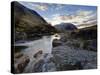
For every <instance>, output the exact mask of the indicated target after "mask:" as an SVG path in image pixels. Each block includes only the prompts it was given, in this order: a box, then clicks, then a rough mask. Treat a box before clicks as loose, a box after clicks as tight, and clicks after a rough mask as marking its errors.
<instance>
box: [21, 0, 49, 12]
mask: <svg viewBox="0 0 100 75" xmlns="http://www.w3.org/2000/svg"><path fill="white" fill-rule="evenodd" d="M20 3H21V4H23V5H24V6H26V7H27V8H30V9H32V10H34V9H36V10H41V11H45V10H47V9H48V5H46V4H43V3H38V4H37V3H32V2H23V1H22V2H20Z"/></svg>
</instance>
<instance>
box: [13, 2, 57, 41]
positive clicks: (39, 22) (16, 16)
mask: <svg viewBox="0 0 100 75" xmlns="http://www.w3.org/2000/svg"><path fill="white" fill-rule="evenodd" d="M11 5H12V20H13V22H14V23H13V27H15V31H14V34H15V40H16V41H17V40H23V39H25V40H26V39H27V40H29V39H31V38H37V37H41V36H43V35H51V34H53V33H55V32H56V29H55V28H54V27H53V26H51V25H50V24H48V23H47V22H46V21H45V20H44V18H43V17H41V16H40V15H39V14H38V13H37V12H36V11H34V10H31V9H29V8H27V7H25V6H24V5H22V4H20V3H19V2H17V1H14V2H12V4H11Z"/></svg>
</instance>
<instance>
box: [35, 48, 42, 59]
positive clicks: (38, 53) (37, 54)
mask: <svg viewBox="0 0 100 75" xmlns="http://www.w3.org/2000/svg"><path fill="white" fill-rule="evenodd" d="M41 54H43V51H42V50H40V51H38V52H37V53H36V54H35V55H33V57H34V58H37V57H38V56H39V55H41Z"/></svg>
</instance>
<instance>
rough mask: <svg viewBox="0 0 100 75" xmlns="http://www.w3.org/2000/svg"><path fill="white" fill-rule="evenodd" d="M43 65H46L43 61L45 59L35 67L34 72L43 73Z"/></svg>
mask: <svg viewBox="0 0 100 75" xmlns="http://www.w3.org/2000/svg"><path fill="white" fill-rule="evenodd" d="M43 64H44V60H43V59H41V60H39V61H38V62H37V63H36V64H35V65H34V69H33V71H34V72H42V66H43Z"/></svg>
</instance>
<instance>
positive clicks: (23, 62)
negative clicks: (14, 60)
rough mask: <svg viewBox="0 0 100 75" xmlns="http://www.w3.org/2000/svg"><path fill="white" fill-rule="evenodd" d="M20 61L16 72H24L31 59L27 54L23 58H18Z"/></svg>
mask: <svg viewBox="0 0 100 75" xmlns="http://www.w3.org/2000/svg"><path fill="white" fill-rule="evenodd" d="M18 61H19V63H18V64H17V65H16V67H15V72H17V73H22V72H23V70H24V68H25V67H26V66H27V65H28V63H29V61H30V59H29V57H27V56H23V57H22V58H21V59H19V60H18Z"/></svg>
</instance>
